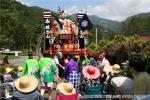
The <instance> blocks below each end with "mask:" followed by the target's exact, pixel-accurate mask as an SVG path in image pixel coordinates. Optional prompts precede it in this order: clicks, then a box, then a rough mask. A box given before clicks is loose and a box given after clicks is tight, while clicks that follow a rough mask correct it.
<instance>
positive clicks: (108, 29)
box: [0, 0, 150, 50]
mask: <svg viewBox="0 0 150 100" xmlns="http://www.w3.org/2000/svg"><path fill="white" fill-rule="evenodd" d="M43 11H45V9H43V8H40V7H28V6H26V5H23V4H21V3H20V2H17V1H16V0H0V48H10V49H20V50H23V49H29V48H32V49H35V48H36V46H37V44H38V42H39V40H38V39H39V36H41V32H42V31H43V30H42V26H43V25H42V24H43V22H42V21H43V19H42V12H43ZM75 13H76V12H75ZM71 17H72V16H71ZM89 19H90V20H91V22H92V24H93V29H92V30H91V31H90V32H91V33H92V36H90V43H92V42H95V30H96V28H97V32H98V40H103V39H112V38H113V37H114V36H115V35H116V34H126V35H127V36H128V35H133V34H143V33H144V34H145V33H146V34H150V13H142V14H138V15H135V16H132V17H129V18H127V19H126V20H125V21H123V22H117V21H111V20H107V19H103V18H99V17H97V16H89ZM122 29H123V30H122ZM121 30H122V31H121Z"/></svg>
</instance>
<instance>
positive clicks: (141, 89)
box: [129, 54, 150, 95]
mask: <svg viewBox="0 0 150 100" xmlns="http://www.w3.org/2000/svg"><path fill="white" fill-rule="evenodd" d="M145 67H146V59H145V58H144V57H143V56H142V54H132V55H131V56H130V57H129V70H130V71H131V73H132V74H133V77H134V84H133V85H134V95H149V94H150V75H149V74H148V73H147V72H146V71H145Z"/></svg>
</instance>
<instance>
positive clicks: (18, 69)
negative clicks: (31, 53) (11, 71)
mask: <svg viewBox="0 0 150 100" xmlns="http://www.w3.org/2000/svg"><path fill="white" fill-rule="evenodd" d="M22 70H23V68H22V67H21V66H18V67H17V78H19V77H21V72H22Z"/></svg>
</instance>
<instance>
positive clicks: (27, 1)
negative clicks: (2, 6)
mask: <svg viewBox="0 0 150 100" xmlns="http://www.w3.org/2000/svg"><path fill="white" fill-rule="evenodd" d="M16 1H18V2H20V3H22V4H24V5H27V6H32V5H33V2H32V1H31V0H16Z"/></svg>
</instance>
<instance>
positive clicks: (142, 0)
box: [66, 0, 150, 21]
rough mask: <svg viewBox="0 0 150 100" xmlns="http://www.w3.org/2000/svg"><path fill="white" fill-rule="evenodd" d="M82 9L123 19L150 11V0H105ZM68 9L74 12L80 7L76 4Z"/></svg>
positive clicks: (103, 15) (89, 12)
mask: <svg viewBox="0 0 150 100" xmlns="http://www.w3.org/2000/svg"><path fill="white" fill-rule="evenodd" d="M82 9H84V10H85V11H87V13H88V14H90V15H97V16H99V17H101V18H105V19H111V20H117V21H122V20H125V19H126V18H127V17H129V16H132V15H135V14H138V13H142V12H150V0H105V2H104V3H99V4H95V5H90V4H89V5H86V6H85V5H84V7H83V8H82ZM66 10H67V12H68V13H69V14H72V13H75V11H78V10H79V9H78V7H77V6H76V5H74V6H72V7H70V8H68V9H66Z"/></svg>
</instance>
